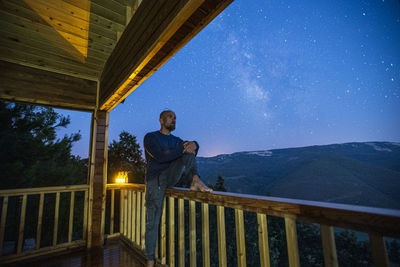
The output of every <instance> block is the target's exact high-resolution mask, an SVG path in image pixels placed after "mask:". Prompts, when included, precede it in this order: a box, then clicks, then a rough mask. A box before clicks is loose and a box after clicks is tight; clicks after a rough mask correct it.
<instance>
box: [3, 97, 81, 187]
mask: <svg viewBox="0 0 400 267" xmlns="http://www.w3.org/2000/svg"><path fill="white" fill-rule="evenodd" d="M69 123H70V119H69V117H64V116H61V115H60V114H58V113H56V112H55V111H54V110H53V109H52V108H46V107H37V106H33V105H25V104H15V103H9V102H0V125H1V128H0V147H1V148H2V149H1V151H0V175H1V181H2V183H1V185H0V187H1V188H2V189H7V188H26V187H38V186H55V185H69V184H84V183H86V177H87V160H83V159H81V158H79V157H78V156H73V155H71V148H72V144H73V143H74V142H76V141H78V140H79V139H80V137H81V136H80V134H79V133H75V134H71V135H70V136H66V135H65V136H64V137H63V138H61V139H56V132H57V130H58V129H59V128H65V127H67V125H68V124H69Z"/></svg>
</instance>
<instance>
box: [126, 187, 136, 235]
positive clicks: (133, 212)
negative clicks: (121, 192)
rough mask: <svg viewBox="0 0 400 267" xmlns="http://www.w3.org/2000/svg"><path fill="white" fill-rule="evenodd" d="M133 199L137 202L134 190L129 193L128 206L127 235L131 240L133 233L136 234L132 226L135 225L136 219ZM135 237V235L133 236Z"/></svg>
mask: <svg viewBox="0 0 400 267" xmlns="http://www.w3.org/2000/svg"><path fill="white" fill-rule="evenodd" d="M133 199H135V200H136V193H133V192H132V190H129V191H128V205H127V207H126V208H127V213H128V215H127V218H126V221H127V223H128V233H127V234H126V237H127V238H128V239H130V240H132V232H133V233H134V232H135V231H132V226H133V224H134V222H133V221H134V220H135V218H132V215H133V216H135V211H133V210H132V208H134V207H135V206H134V204H133V203H132V202H133ZM133 236H134V235H133Z"/></svg>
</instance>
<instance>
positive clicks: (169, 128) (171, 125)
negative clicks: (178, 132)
mask: <svg viewBox="0 0 400 267" xmlns="http://www.w3.org/2000/svg"><path fill="white" fill-rule="evenodd" d="M165 128H166V129H167V130H168V131H170V132H172V131H173V130H175V124H172V123H171V124H170V125H168V126H165Z"/></svg>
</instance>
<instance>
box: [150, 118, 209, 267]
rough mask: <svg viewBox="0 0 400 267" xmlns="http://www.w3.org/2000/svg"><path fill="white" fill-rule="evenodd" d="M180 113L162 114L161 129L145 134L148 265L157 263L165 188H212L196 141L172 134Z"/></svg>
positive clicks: (203, 189)
mask: <svg viewBox="0 0 400 267" xmlns="http://www.w3.org/2000/svg"><path fill="white" fill-rule="evenodd" d="M175 123H176V115H175V113H174V112H173V111H172V110H166V111H163V112H161V114H160V125H161V129H160V130H159V131H155V132H150V133H148V134H146V136H145V137H144V149H145V156H146V162H147V169H146V236H145V245H146V256H147V260H148V261H147V266H149V267H150V266H154V260H155V259H154V254H155V247H156V242H157V237H158V226H159V224H160V218H161V214H162V207H163V200H164V195H165V190H166V188H168V187H173V186H190V189H191V190H196V191H201V192H209V193H211V192H212V190H211V189H210V188H208V187H207V186H205V185H204V183H203V182H202V181H201V180H200V176H199V174H198V171H197V165H196V155H197V151H198V150H199V145H198V144H197V142H195V141H182V139H180V138H179V137H176V136H174V135H172V134H171V132H172V131H173V130H175Z"/></svg>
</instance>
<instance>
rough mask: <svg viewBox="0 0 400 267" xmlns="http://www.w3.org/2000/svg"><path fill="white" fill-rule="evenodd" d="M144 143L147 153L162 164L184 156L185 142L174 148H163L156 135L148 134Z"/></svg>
mask: <svg viewBox="0 0 400 267" xmlns="http://www.w3.org/2000/svg"><path fill="white" fill-rule="evenodd" d="M143 143H144V149H145V150H146V152H147V153H148V154H149V155H150V156H151V157H152V158H154V159H155V160H157V161H158V162H160V163H164V162H170V161H173V160H174V159H177V158H179V157H180V156H182V155H183V149H184V147H183V142H179V143H178V145H177V146H176V147H174V148H163V147H162V146H161V144H160V143H159V142H158V140H157V138H156V137H155V136H154V135H152V134H146V136H145V137H144V142H143Z"/></svg>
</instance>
